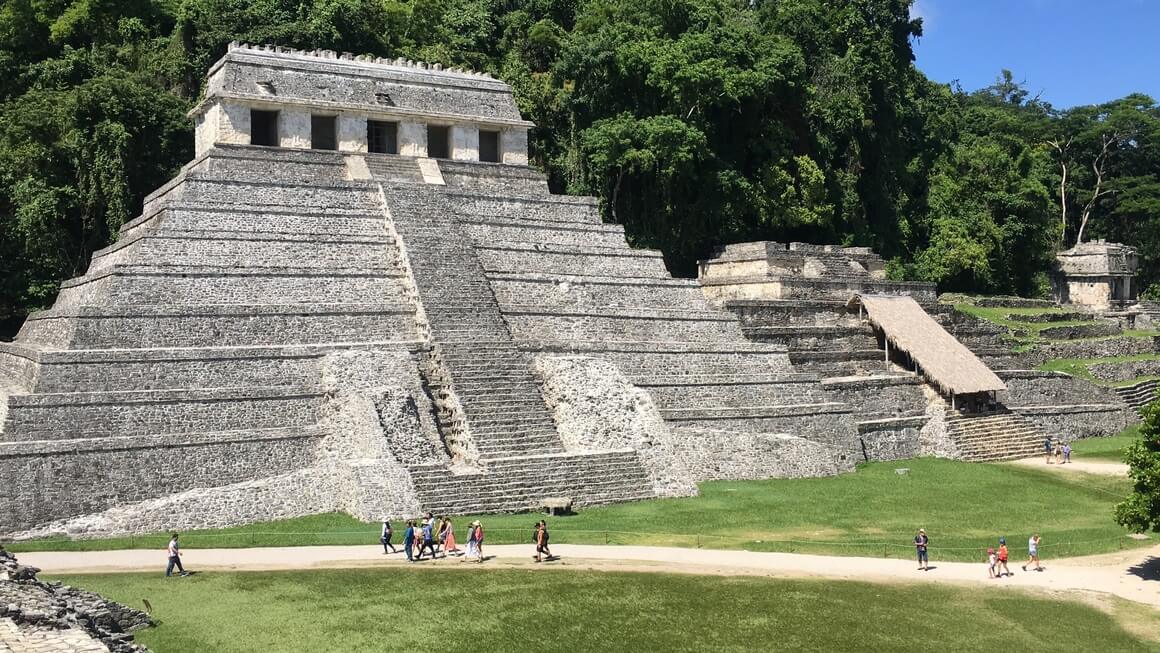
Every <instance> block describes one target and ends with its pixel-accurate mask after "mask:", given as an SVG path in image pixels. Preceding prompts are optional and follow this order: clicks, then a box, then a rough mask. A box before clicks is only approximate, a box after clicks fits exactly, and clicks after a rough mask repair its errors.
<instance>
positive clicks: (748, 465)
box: [675, 428, 854, 482]
mask: <svg viewBox="0 0 1160 653" xmlns="http://www.w3.org/2000/svg"><path fill="white" fill-rule="evenodd" d="M675 431H676V436H677V438H678V442H679V443H680V444H679V446H678V448H677V454H678V455H679V457H680V458H681V459H682V460H683V461H684V463H685V466H686V467H687V468H688V470H689V474H690V475H691V476H692V478H693V479H695V480H696V481H698V482H699V481H713V480H760V479H765V478H807V477H815V476H834V475H836V474H840V473H842V472H848V471H853V470H854V458H853V457H852V456H849V455H845V454H846V452H845V451H839V450H838V449H836V448H835V447H832V446H830V445H827V444H823V443H819V442H814V441H812V440H807V439H805V438H799V437H795V436H792V435H783V434H778V433H753V432H741V431H720V430H714V429H699V428H680V429H675Z"/></svg>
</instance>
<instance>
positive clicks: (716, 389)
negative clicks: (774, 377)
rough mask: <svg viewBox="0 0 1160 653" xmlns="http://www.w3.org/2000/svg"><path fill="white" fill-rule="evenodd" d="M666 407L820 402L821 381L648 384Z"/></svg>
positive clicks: (661, 406)
mask: <svg viewBox="0 0 1160 653" xmlns="http://www.w3.org/2000/svg"><path fill="white" fill-rule="evenodd" d="M641 387H642V388H643V389H645V390H647V391H648V393H649V395H650V396H651V397H652V398H653V401H655V402H656V404H657V406H658V407H659V408H661V409H662V410H665V409H716V408H744V407H749V406H775V405H776V406H784V405H797V404H801V403H807V404H808V403H820V401H822V400H821V399H820V396H821V392H820V389H819V387H818V384H817V382H808V383H789V384H787V383H749V384H743V383H721V384H701V385H653V386H649V385H644V386H641Z"/></svg>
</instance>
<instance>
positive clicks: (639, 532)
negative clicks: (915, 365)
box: [10, 458, 1148, 561]
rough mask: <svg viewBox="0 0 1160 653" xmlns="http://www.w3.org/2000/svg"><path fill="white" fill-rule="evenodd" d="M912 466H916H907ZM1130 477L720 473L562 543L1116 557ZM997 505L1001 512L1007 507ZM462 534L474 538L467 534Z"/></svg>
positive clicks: (527, 519) (226, 533)
mask: <svg viewBox="0 0 1160 653" xmlns="http://www.w3.org/2000/svg"><path fill="white" fill-rule="evenodd" d="M899 466H905V467H907V468H909V472H908V473H906V474H898V473H896V472H895V469H896V468H898V467H899ZM1129 489H1130V484H1129V483H1128V480H1127V479H1124V478H1115V477H1108V476H1094V475H1088V474H1078V473H1077V474H1066V475H1062V474H1053V473H1050V472H1048V471H1045V470H1039V469H1028V468H1026V467H1021V466H1013V465H979V464H973V463H962V462H956V461H950V460H940V459H934V458H919V459H914V460H908V461H906V462H905V463H899V462H885V463H866V464H863V465H860V466H859V467H858V471H857V472H856V473H853V474H842V475H841V476H835V477H830V478H807V479H771V480H767V481H715V482H711V483H702V484H701V485H700V490H701V494H700V496H696V497H689V498H682V499H657V500H652V501H640V502H636V503H628V504H622V505H613V506H602V507H592V508H586V509H584V510H582V511H580V513H579V514H577V515H572V516H568V517H555V518H552V519H550V522H551V527H552V541H553V542H567V543H577V544H651V545H662V546H687V547H704V548H714V549H737V548H744V549H746V550H749V551H798V552H806V553H825V554H837V555H859V556H889V557H904V558H908V557H909V556H910V555H911V553H912V551H913V545H912V544H911V538H912V537H914V532H915V530H916V529H918V528H919V527H923V528H926V530H927V532H928V533H929V534H930V537H931V540H932V547H931V558H932V559H935V560H962V561H973V560H982V559H983V558H984V552H985V551H986V549H987V547H988V546H995V542H996V541H997V540H998V538H999V537H1002V536H1006V537H1007V538H1008V540H1009V541H1010V542H1012V549H1013V550H1015V551H1019V549H1020V547H1022V546H1023V543H1024V542H1026V541H1027V536H1028V535H1030V534H1031V533H1032V532H1038V533H1040V534H1041V535H1042V536H1043V544H1042V545H1041V552H1042V553H1043V555H1044V557H1045V558H1058V557H1062V556H1074V555H1083V554H1089V553H1106V552H1110V551H1117V550H1120V549H1121V548H1123V547H1127V546H1139V545H1142V544H1143V545H1146V544H1148V543H1147V542H1142V543H1141V542H1136V541H1134V540H1129V539H1127V538H1126V537H1125V536H1126V532H1125V531H1124V529H1123V528H1121V527H1120V526H1118V525H1117V524H1116V523H1115V522H1114V521H1113V519H1112V516H1111V513H1112V507H1113V506H1114V505H1115V503H1116V501H1118V500H1119V499H1120V498H1122V497H1123V496H1124V495H1125V494H1127V493H1128V491H1129ZM996 502H998V503H999V504H1001V505H1002V509H996V505H997V503H996ZM476 518H478V519H480V520H482V522H483V524H484V527H485V530H486V533H487V541H488V542H491V543H493V544H510V543H515V544H520V543H527V542H528V532H529V529H530V527H531V525H532V522H533V521H534V520H535V519H537V518H538V517H537V516H535V515H529V514H515V515H479V516H477V517H473V516H468V517H462V518H458V519H456V520H455V524H456V525H457V527H458V528H459V530H460V531H462V525H463V524H465V523H469V522H470V520H472V519H476ZM378 532H379V531H378V528H377V525H374V524H362V523H360V522H358V521H356V520H354V519H353V518H351V517H347V516H345V515H317V516H312V517H304V518H301V519H290V520H284V521H279V522H271V523H265V524H252V525H248V526H240V527H236V528H228V529H220V530H215V531H195V532H189V533H185V534H183V535H182V542H184V543H185V545H186V546H187V547H189V548H191V549H193V548H223V547H226V548H228V547H252V546H301V545H310V544H367V545H368V546H375V542H376V540H377V538H378ZM167 539H168V538H167V537H166V535H164V534H161V533H158V534H157V535H156V536H137V537H132V538H118V539H114V540H78V541H67V540H66V541H62V540H55V541H33V542H17V543H13V544H11V545H10V548H11V549H12V550H14V551H27V550H50V549H66V550H77V549H80V550H102V549H118V548H148V549H157V550H161V549H163V548H165V542H166V541H167ZM461 539H462V538H461Z"/></svg>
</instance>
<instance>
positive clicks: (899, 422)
mask: <svg viewBox="0 0 1160 653" xmlns="http://www.w3.org/2000/svg"><path fill="white" fill-rule="evenodd" d="M926 421H927V420H926V417H925V416H917V417H899V418H890V419H876V420H866V421H862V422H858V438H859V440H860V441H861V447H862V459H863V460H905V459H907V458H914V457H915V456H918V455H920V454H919V452H920V451H921V449H922V443H921V433H922V429H923V427H924V426H926Z"/></svg>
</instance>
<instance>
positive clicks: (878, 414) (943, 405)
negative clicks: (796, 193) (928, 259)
mask: <svg viewBox="0 0 1160 653" xmlns="http://www.w3.org/2000/svg"><path fill="white" fill-rule="evenodd" d="M884 270H885V265H884V263H883V262H882V260H881V259H880V258H879V257H878V256H876V255H875V254H874V253H873V252H871V251H870V250H869V249H867V248H860V247H838V246H833V245H813V244H807V243H789V244H783V243H775V242H754V243H739V244H735V245H728V246H726V247H724V248H722V249H720V250H719V251H718V252H717V255H716V256H715V257H713V258H711V259H708V260H705V261H701V263H700V273H701V283H702V286H703V288H704V292H705V295H706V297H707V298H709V299H710V301H711V302H712V303H713V304H715V305H718V306H721V307H722V308H726V309H728V310H731V311H733V312H734V313H735V314H737V316H738V317H739V318H740V319H741V325H742V330H743V331H744V333H745V335H746V336H747V337H748V338H749V339H750V340H753V341H755V342H765V343H774V344H779V345H783V346H785V347H786V348H787V351H788V353H789V357H790V362H791V363H792V364H793V366H794V368H795V369H796V370H799V371H801V372H803V373H813V374H815V375H817V376H818V378H819V379H820V382H821V384H822V387H823V388H825V389H826V391H827V392H828V393H830V395H831V397H833V398H834V400H835V401H840V402H842V403H844V404H846V405H847V406H850V407H851V409H852V410H853V416H854V420H855V424H856V428H857V429H858V432H859V442H860V446H861V447H862V449H863V451H864V452H865V453H866V455H867V457H869V458H878V459H885V458H896V457H904V456H913V455H941V456H950V457H954V458H960V459H964V460H1002V459H1008V458H1016V457H1019V456H1027V455H1032V454H1034V453H1036V452H1038V451H1039V450H1040V447H1042V443H1043V440H1044V438H1045V437H1047V436H1048V435H1051V436H1053V437H1067V438H1069V439H1070V438H1075V437H1085V436H1090V435H1109V434H1112V433H1117V432H1119V430H1120V429H1122V428H1124V427H1125V426H1126V425H1127V424H1130V423H1131V422H1132V421H1134V416H1133V414H1132V412H1131V409H1130V407H1129V406H1128V405H1127V404H1126V403H1125V402H1124V401H1123V400H1122V399H1121V398H1120V397H1119V396H1118V395H1117V394H1116V393H1115V392H1114V391H1112V390H1111V389H1107V388H1101V387H1098V386H1096V385H1094V384H1091V383H1088V382H1087V381H1085V380H1083V379H1076V378H1073V377H1070V376H1067V375H1065V374H1059V373H1052V372H1040V371H1038V370H1035V369H1028V368H1029V367H1033V365H1029V364H1026V363H1024V361H1021V360H1018V357H1017V356H1015V355H1013V353H1012V352H1011V349H1010V347H1009V346H1008V345H1006V344H1005V343H1002V342H1001V340H1000V333H1001V332H1000V330H998V328H997V327H995V326H994V325H991V324H988V323H985V322H982V321H981V320H977V319H975V318H973V317H971V316H969V315H967V314H965V313H960V312H958V311H956V310H954V308H953V307H952V306H949V305H944V304H940V303H939V302H938V301H937V295H936V291H935V285H934V284H933V283H923V282H897V281H891V280H888V279H886V278H885V277H886V275H885V271H884Z"/></svg>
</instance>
